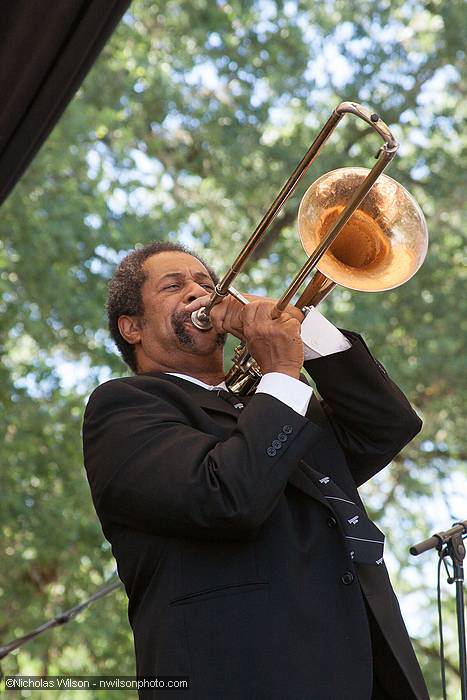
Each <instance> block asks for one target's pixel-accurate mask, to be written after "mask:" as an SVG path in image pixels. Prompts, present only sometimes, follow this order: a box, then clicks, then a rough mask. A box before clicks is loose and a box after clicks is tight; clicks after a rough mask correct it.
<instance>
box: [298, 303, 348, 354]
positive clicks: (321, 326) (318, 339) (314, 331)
mask: <svg viewBox="0 0 467 700" xmlns="http://www.w3.org/2000/svg"><path fill="white" fill-rule="evenodd" d="M301 336H302V341H303V351H304V355H305V360H314V359H315V358H317V357H322V356H323V355H332V354H333V353H335V352H341V351H342V350H348V349H349V348H350V347H351V344H350V343H349V341H348V340H347V338H346V337H345V335H343V334H342V333H341V332H340V330H338V329H337V328H336V327H335V326H333V325H332V323H331V322H330V321H328V320H327V318H324V316H323V315H322V314H321V313H320V312H319V311H318V310H317V309H315V307H314V306H311V307H310V311H309V312H308V314H307V315H306V317H305V320H304V321H303V322H302V329H301Z"/></svg>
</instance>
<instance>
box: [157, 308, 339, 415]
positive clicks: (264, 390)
mask: <svg viewBox="0 0 467 700" xmlns="http://www.w3.org/2000/svg"><path fill="white" fill-rule="evenodd" d="M301 336H302V341H303V352H304V356H305V360H314V359H316V358H317V357H322V356H323V355H332V354H333V353H335V352H342V351H343V350H348V348H350V343H349V341H348V340H347V338H346V337H345V336H344V335H343V334H342V333H341V332H340V331H339V330H338V329H337V328H336V327H335V326H333V325H332V323H330V321H328V320H327V319H326V318H324V316H323V315H322V314H321V313H320V312H319V311H318V310H317V309H315V308H314V307H313V306H312V307H310V311H309V312H308V313H307V316H306V318H305V320H304V321H303V323H302V329H301ZM167 374H172V375H173V376H174V377H180V378H181V379H186V380H187V381H189V382H193V384H198V385H199V386H202V387H204V388H205V389H208V390H209V391H214V390H215V389H227V387H226V384H225V382H221V383H220V384H216V386H212V385H210V384H205V383H204V382H202V381H201V380H199V379H195V377H190V376H189V375H187V374H180V373H179V372H167ZM256 393H257V394H269V395H270V396H273V397H274V398H275V399H278V400H279V401H282V403H285V404H286V405H287V406H289V408H291V409H293V410H294V411H296V412H297V413H299V414H300V415H302V416H304V415H305V414H306V411H307V408H308V404H309V403H310V399H311V397H312V395H313V389H312V387H311V386H308V385H307V384H305V383H304V382H301V381H300V380H299V379H294V377H289V375H288V374H282V372H268V373H267V374H263V376H262V377H261V379H260V381H259V384H258V387H257V389H256Z"/></svg>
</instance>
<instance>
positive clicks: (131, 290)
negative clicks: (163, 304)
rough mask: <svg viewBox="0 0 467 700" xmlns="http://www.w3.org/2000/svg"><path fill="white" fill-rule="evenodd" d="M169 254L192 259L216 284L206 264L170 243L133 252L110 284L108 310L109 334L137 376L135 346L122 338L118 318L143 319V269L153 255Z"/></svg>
mask: <svg viewBox="0 0 467 700" xmlns="http://www.w3.org/2000/svg"><path fill="white" fill-rule="evenodd" d="M167 252H169V253H171V252H175V253H186V254H187V255H192V256H193V257H194V258H196V259H197V260H199V261H200V262H201V263H202V264H203V265H204V267H205V268H206V269H207V271H208V272H209V274H210V275H211V277H212V279H213V280H214V282H217V276H216V275H215V273H214V272H213V271H212V270H211V268H210V267H209V266H208V265H206V263H205V262H204V260H203V259H202V258H200V257H199V255H196V254H195V253H193V252H192V251H191V250H188V248H185V246H183V245H180V244H179V243H170V242H169V241H155V242H154V243H147V244H146V245H144V246H142V247H141V248H136V249H135V250H132V251H130V252H129V253H128V255H126V256H125V257H124V258H123V260H122V261H121V262H120V264H119V266H118V267H117V269H116V271H115V273H114V275H113V277H112V279H111V280H110V282H109V287H108V294H107V305H106V308H107V317H108V321H109V330H110V334H111V336H112V338H113V340H114V341H115V344H116V346H117V348H118V349H119V351H120V354H121V356H122V358H123V360H124V361H125V362H126V364H127V365H128V366H129V367H130V369H131V370H133V372H134V373H135V374H136V373H137V372H138V367H137V364H136V355H135V346H134V345H131V343H128V342H127V341H126V340H125V339H124V338H123V337H122V336H121V335H120V331H119V329H118V319H119V316H140V317H142V316H143V315H144V308H143V300H142V295H141V289H142V287H143V284H144V282H145V281H146V279H147V273H146V272H145V271H144V269H143V265H144V263H145V262H146V260H147V259H148V258H151V257H152V256H153V255H157V254H158V253H167Z"/></svg>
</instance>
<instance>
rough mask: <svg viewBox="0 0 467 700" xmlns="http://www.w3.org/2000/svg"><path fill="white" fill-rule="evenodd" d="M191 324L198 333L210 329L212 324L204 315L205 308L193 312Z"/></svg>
mask: <svg viewBox="0 0 467 700" xmlns="http://www.w3.org/2000/svg"><path fill="white" fill-rule="evenodd" d="M191 322H192V324H193V325H194V326H195V327H196V328H199V330H200V331H209V330H211V328H212V323H211V320H210V318H209V316H208V315H207V313H206V307H205V306H203V307H202V308H201V309H198V311H193V313H192V314H191Z"/></svg>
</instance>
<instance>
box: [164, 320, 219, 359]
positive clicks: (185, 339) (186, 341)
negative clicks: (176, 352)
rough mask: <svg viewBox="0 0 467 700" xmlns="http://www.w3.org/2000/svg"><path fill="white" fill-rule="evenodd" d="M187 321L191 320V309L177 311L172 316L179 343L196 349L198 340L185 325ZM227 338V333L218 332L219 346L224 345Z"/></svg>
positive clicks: (217, 342) (217, 343)
mask: <svg viewBox="0 0 467 700" xmlns="http://www.w3.org/2000/svg"><path fill="white" fill-rule="evenodd" d="M187 321H191V313H190V312H189V311H176V312H175V313H173V314H172V316H171V318H170V323H171V325H172V328H173V332H174V333H175V335H176V337H177V339H178V341H179V343H180V344H181V345H183V346H184V347H185V348H186V349H189V350H196V342H195V340H194V338H193V337H192V336H191V335H190V333H189V332H188V330H187V328H186V326H185V323H186V322H187ZM226 339H227V334H226V333H218V334H217V335H216V345H217V347H219V348H222V347H224V345H225V341H226Z"/></svg>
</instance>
